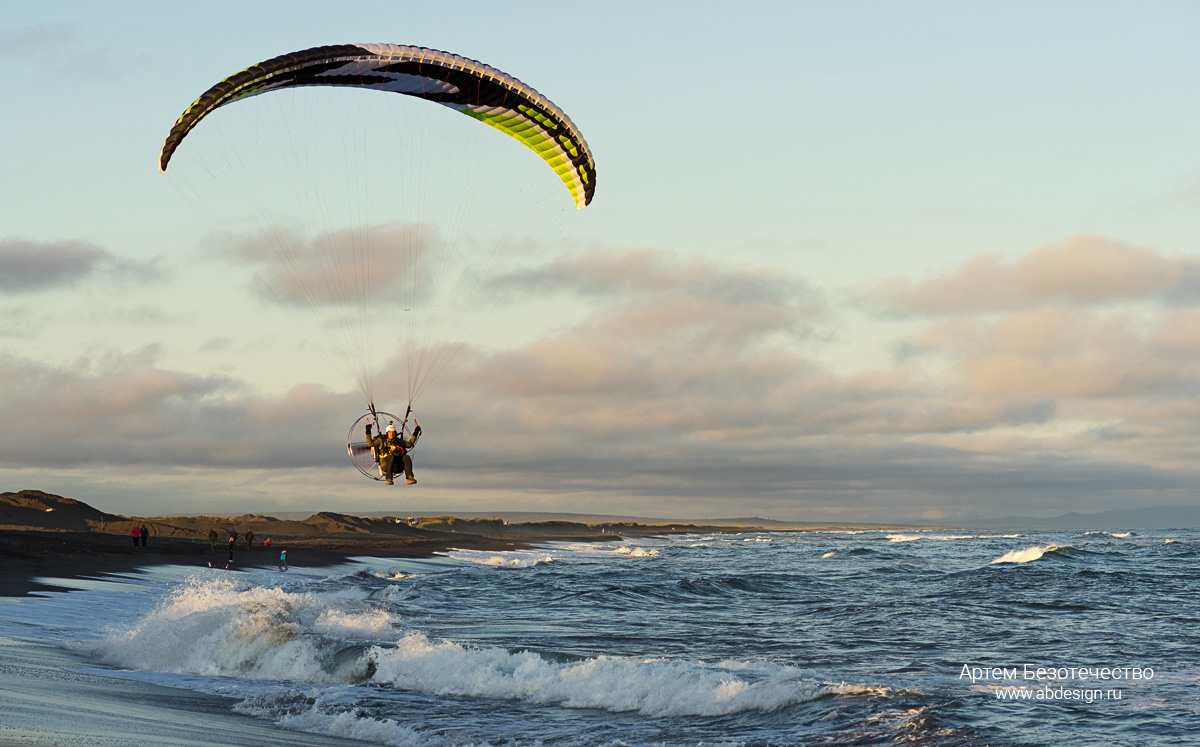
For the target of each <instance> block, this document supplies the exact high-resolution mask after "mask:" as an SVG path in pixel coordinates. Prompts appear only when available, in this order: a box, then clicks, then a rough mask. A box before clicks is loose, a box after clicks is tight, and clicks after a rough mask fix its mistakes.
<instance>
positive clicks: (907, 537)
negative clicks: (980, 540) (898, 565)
mask: <svg viewBox="0 0 1200 747" xmlns="http://www.w3.org/2000/svg"><path fill="white" fill-rule="evenodd" d="M887 539H888V541H889V542H915V541H917V540H923V539H932V540H966V539H976V535H974V534H889V535H887Z"/></svg>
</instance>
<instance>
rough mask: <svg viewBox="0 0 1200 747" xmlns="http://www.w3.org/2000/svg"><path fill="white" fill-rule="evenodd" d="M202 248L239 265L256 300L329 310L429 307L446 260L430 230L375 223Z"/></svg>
mask: <svg viewBox="0 0 1200 747" xmlns="http://www.w3.org/2000/svg"><path fill="white" fill-rule="evenodd" d="M205 250H206V251H208V252H210V253H213V254H215V255H216V256H218V257H220V258H223V259H224V260H226V261H232V262H236V263H241V264H246V265H248V266H250V267H252V268H253V269H254V270H255V272H256V273H257V274H258V277H259V279H260V280H261V281H262V283H263V285H264V286H265V288H264V289H263V294H264V295H266V296H269V297H271V298H274V299H276V300H278V301H280V302H282V303H286V304H293V305H306V304H307V305H313V306H317V307H328V308H331V309H335V310H337V309H346V308H356V307H365V306H368V305H372V304H376V305H378V304H384V305H388V304H391V305H395V304H413V303H416V302H418V301H420V300H422V297H424V300H426V301H428V299H429V297H430V296H432V295H433V294H434V293H435V292H436V290H437V283H438V282H439V281H445V280H447V278H446V277H442V276H441V275H439V273H442V274H448V273H449V272H450V270H449V269H447V268H448V267H449V266H452V265H453V264H454V262H453V261H452V260H453V258H452V257H449V256H447V253H448V252H450V251H451V249H450V248H448V247H447V246H446V245H445V243H444V242H443V241H442V239H441V236H440V233H439V231H438V229H437V228H436V227H435V226H431V225H424V224H399V223H392V224H382V225H376V226H370V227H368V228H366V229H364V230H342V231H332V232H324V233H318V234H315V235H312V236H308V235H305V234H304V233H302V232H299V231H296V230H292V229H289V228H285V227H282V226H274V227H272V229H271V230H270V231H267V232H264V233H260V234H255V235H242V234H229V235H221V236H213V237H210V238H209V240H208V241H207V242H206V247H205Z"/></svg>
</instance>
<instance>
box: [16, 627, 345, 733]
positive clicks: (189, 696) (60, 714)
mask: <svg viewBox="0 0 1200 747" xmlns="http://www.w3.org/2000/svg"><path fill="white" fill-rule="evenodd" d="M92 666H93V665H89V664H88V663H87V662H86V661H84V660H82V659H80V658H78V657H76V656H75V655H74V654H73V653H71V652H70V651H66V650H63V649H59V648H53V647H50V646H46V645H42V644H35V643H27V642H24V641H17V640H13V639H11V638H4V637H2V636H0V747H10V746H11V745H55V746H56V747H76V746H77V747H156V746H157V745H172V746H173V745H179V746H180V747H218V746H220V747H230V746H231V745H236V746H237V747H252V746H255V747H257V746H261V747H267V745H270V746H271V747H282V746H285V745H299V746H300V747H361V745H363V744H364V743H363V742H360V741H357V740H349V739H339V738H337V737H329V736H322V735H317V734H305V733H303V732H295V731H289V730H286V729H281V728H279V727H276V726H274V725H273V724H271V723H270V722H268V721H264V720H262V719H258V718H254V717H252V716H243V715H240V714H237V713H234V712H233V711H231V710H230V708H231V706H232V705H233V704H234V702H235V701H234V700H232V699H229V698H223V697H220V696H217V695H206V694H204V693H198V692H193V691H191V690H182V689H178V688H173V687H162V686H159V685H152V684H148V683H145V682H137V681H134V680H127V679H122V678H119V677H103V676H99V675H94V674H83V673H80V672H77V671H72V669H88V668H91V667H92Z"/></svg>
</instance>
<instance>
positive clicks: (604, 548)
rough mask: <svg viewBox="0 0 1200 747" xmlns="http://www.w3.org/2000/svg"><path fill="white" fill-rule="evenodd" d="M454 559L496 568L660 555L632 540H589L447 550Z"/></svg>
mask: <svg viewBox="0 0 1200 747" xmlns="http://www.w3.org/2000/svg"><path fill="white" fill-rule="evenodd" d="M447 554H448V555H449V556H450V557H451V558H454V559H455V560H461V561H464V562H467V563H475V564H476V565H486V566H493V567H496V568H532V567H534V566H538V565H544V564H546V563H553V562H556V561H562V560H569V561H571V560H573V561H580V560H585V561H586V560H589V559H595V558H600V557H615V556H622V557H630V558H648V557H653V556H655V555H658V550H656V549H654V548H653V547H644V546H642V545H634V544H629V543H616V542H588V543H562V544H558V543H552V544H551V546H550V547H549V548H545V549H539V550H505V551H502V552H495V551H488V550H458V549H455V550H451V551H450V552H449V553H447Z"/></svg>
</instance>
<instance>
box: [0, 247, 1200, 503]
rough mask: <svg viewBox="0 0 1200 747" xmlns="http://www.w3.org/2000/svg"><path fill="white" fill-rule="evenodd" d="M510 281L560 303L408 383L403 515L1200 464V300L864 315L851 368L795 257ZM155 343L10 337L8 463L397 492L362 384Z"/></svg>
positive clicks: (1105, 483)
mask: <svg viewBox="0 0 1200 747" xmlns="http://www.w3.org/2000/svg"><path fill="white" fill-rule="evenodd" d="M1014 264H1020V261H1018V262H1016V263H1014ZM507 280H508V281H509V282H511V283H512V284H513V286H515V287H516V288H517V292H518V293H522V292H523V293H525V294H526V295H527V296H528V297H530V298H541V297H545V296H551V297H552V299H553V306H552V308H554V309H559V308H567V307H569V308H571V309H572V310H573V311H572V313H571V314H569V315H564V316H563V318H561V319H554V320H553V322H554V323H553V324H552V326H550V327H549V328H548V330H547V331H546V332H545V333H544V334H543V335H541V336H540V337H536V338H534V339H531V340H529V341H527V342H524V343H522V344H518V345H515V346H513V347H510V348H498V349H497V348H485V347H471V346H467V347H464V348H463V349H462V352H461V354H460V355H459V356H458V357H457V358H455V359H454V360H453V361H452V363H451V364H450V365H449V366H448V367H447V368H446V369H445V370H444V372H443V373H442V375H441V376H440V377H439V378H438V379H437V380H436V382H435V383H434V385H433V386H431V387H430V388H429V389H428V391H427V392H426V393H425V394H424V395H423V396H422V397H421V399H420V400H419V401H418V402H417V403H416V409H415V416H416V417H417V418H418V419H420V421H421V423H422V424H423V425H424V426H425V436H424V438H423V440H422V442H421V444H420V446H419V448H418V450H417V453H416V455H415V457H416V467H417V472H418V475H419V476H420V478H421V486H422V488H421V491H420V492H419V493H418V492H416V491H413V492H412V493H411V494H409V493H405V494H402V495H404V496H409V495H411V496H415V497H414V498H409V499H407V500H415V501H417V502H418V503H421V505H420V506H415V505H414V504H412V503H409V504H407V505H408V506H409V507H410V508H413V509H414V510H415V509H416V508H421V509H424V508H431V507H433V506H444V507H456V508H459V509H461V510H475V509H477V510H492V509H495V508H497V507H510V508H511V507H522V508H529V509H534V510H572V511H587V512H593V511H594V512H603V513H625V514H634V515H643V516H645V515H658V516H692V517H696V516H709V517H714V516H736V515H739V514H741V515H745V514H759V515H773V516H780V517H784V518H791V519H800V520H804V519H811V520H821V519H826V520H858V521H872V520H874V521H888V520H903V519H905V518H917V517H919V516H921V515H925V516H928V517H936V516H970V515H986V514H987V513H988V509H987V508H984V507H983V506H984V503H985V502H989V503H988V505H999V504H1000V503H1002V504H1003V505H1004V510H1003V513H1017V512H1019V511H1022V510H1023V511H1034V512H1037V511H1044V510H1047V509H1050V510H1053V509H1059V510H1063V511H1065V510H1073V509H1084V510H1089V509H1090V510H1097V509H1101V508H1109V507H1113V506H1115V505H1118V504H1121V503H1123V502H1127V501H1128V500H1130V496H1132V495H1140V494H1141V493H1139V491H1147V490H1153V491H1157V495H1156V498H1157V499H1159V500H1160V501H1162V502H1170V501H1171V500H1175V499H1176V498H1178V499H1179V500H1184V498H1183V497H1181V496H1184V495H1185V492H1186V491H1187V490H1190V487H1189V486H1191V485H1194V480H1195V478H1196V476H1197V475H1196V470H1195V467H1194V465H1195V464H1196V462H1197V457H1200V454H1198V453H1197V451H1198V449H1197V447H1196V446H1195V444H1197V443H1200V438H1198V437H1200V405H1197V404H1195V403H1196V402H1197V401H1198V400H1200V398H1198V397H1197V396H1196V395H1197V394H1198V393H1200V366H1198V365H1197V363H1200V337H1197V336H1196V335H1195V334H1193V333H1191V332H1189V331H1188V330H1189V329H1191V328H1193V327H1195V326H1197V325H1195V324H1194V323H1193V322H1195V321H1197V319H1196V316H1195V315H1196V314H1197V313H1200V310H1196V309H1191V308H1187V307H1182V306H1177V305H1171V304H1170V302H1169V301H1168V300H1167V299H1166V298H1164V297H1163V296H1157V297H1156V296H1151V298H1157V299H1158V304H1157V305H1153V304H1150V305H1147V304H1145V303H1142V304H1137V305H1134V306H1135V307H1119V308H1110V307H1107V306H1103V307H1092V306H1071V305H1063V306H1036V305H1035V306H1030V307H1028V308H1024V309H1020V310H1014V311H996V310H989V311H988V312H986V313H984V312H976V311H974V310H971V311H964V312H961V313H959V314H957V315H955V316H950V315H938V316H935V317H923V316H922V317H915V318H908V319H905V320H903V321H902V323H898V322H897V320H895V319H883V320H878V319H877V320H874V321H873V322H872V324H876V325H879V324H882V325H884V328H886V329H889V330H892V331H893V332H898V334H901V335H902V336H903V339H902V343H903V347H904V348H905V349H907V350H908V351H909V353H908V355H907V356H906V357H904V358H903V359H898V360H897V361H896V363H895V365H893V366H891V367H889V366H887V365H881V366H878V367H866V366H859V367H855V366H854V365H847V364H844V363H843V364H842V365H841V366H832V365H829V364H828V363H825V362H823V360H824V357H825V356H824V355H823V353H824V351H825V350H826V348H827V347H828V346H830V345H849V346H851V347H853V346H856V345H862V344H863V343H862V341H861V340H862V339H864V338H860V337H859V336H858V334H857V332H856V330H855V329H854V328H853V327H852V325H849V324H848V318H849V317H848V316H847V315H846V311H845V310H844V309H840V308H838V306H837V305H836V304H835V302H836V300H837V298H838V297H837V296H834V295H830V294H826V293H822V292H820V291H817V290H815V289H813V288H812V287H811V286H810V284H809V283H808V282H807V281H805V279H803V278H801V277H798V276H796V275H794V274H791V273H789V272H786V271H782V270H771V269H763V268H748V267H745V266H742V265H738V264H735V263H732V262H727V261H722V260H717V259H691V258H684V257H681V256H679V255H676V254H673V253H670V252H644V251H630V252H621V251H611V250H610V251H606V252H602V253H601V252H585V253H581V254H575V255H569V256H564V257H560V258H557V259H554V260H552V261H550V262H548V263H547V264H546V265H545V266H543V267H540V268H536V269H534V270H532V271H529V272H525V273H516V274H513V275H511V276H510V277H509V278H507ZM498 313H500V314H503V313H504V312H503V311H500V312H498ZM831 330H836V332H835V331H831ZM865 339H876V338H875V337H871V338H865ZM196 344H200V345H201V346H202V347H203V348H204V349H206V350H220V349H222V348H223V347H225V346H227V345H228V344H229V342H228V341H226V340H222V339H220V338H216V339H211V340H208V341H207V342H205V341H203V340H198V341H197V342H196ZM162 360H163V353H162V351H161V349H160V348H158V347H157V346H148V347H145V348H141V349H138V350H132V351H116V352H114V351H107V352H105V351H93V352H90V353H89V354H88V355H86V356H84V357H81V358H80V360H78V361H76V362H74V363H71V364H69V365H51V364H46V363H40V362H35V361H31V360H28V359H23V358H18V357H14V356H8V357H3V358H0V381H4V382H16V384H15V385H14V386H6V387H5V388H4V389H3V391H2V392H0V415H2V416H3V417H4V419H5V422H6V423H8V424H10V426H9V427H8V428H7V429H6V430H5V431H4V432H2V433H0V468H8V469H12V470H19V469H26V470H28V469H30V468H32V467H39V468H43V469H46V470H51V471H54V470H58V469H69V468H75V467H78V468H81V469H84V470H87V471H88V473H89V474H92V473H96V474H99V472H98V470H105V469H108V470H112V469H120V468H126V469H129V470H137V471H138V473H139V474H142V473H145V472H146V471H147V470H148V471H149V472H150V473H152V474H159V473H162V474H163V475H166V476H169V475H172V474H177V473H181V471H182V473H183V474H191V475H196V486H195V487H191V488H187V487H178V486H176V487H172V488H171V489H172V490H176V489H179V490H183V491H184V493H181V495H183V494H187V495H192V496H196V495H198V493H197V491H201V490H208V489H209V488H210V486H221V487H220V490H221V491H224V492H222V495H226V496H232V495H233V494H234V493H236V491H238V490H245V491H248V494H253V495H261V496H267V495H269V496H270V498H269V500H270V501H274V502H277V503H280V504H284V503H286V504H288V505H299V504H297V501H301V502H302V501H311V502H310V503H306V504H304V505H306V506H313V507H317V508H330V507H331V505H330V504H329V503H328V502H327V501H328V500H329V499H328V497H327V496H332V495H344V494H345V495H350V494H353V495H362V496H371V498H370V501H368V500H366V498H363V499H361V500H360V499H355V500H354V505H353V506H344V508H347V509H352V510H363V509H364V508H365V507H366V506H368V505H373V504H372V503H371V501H376V500H378V501H381V502H383V503H384V504H386V505H382V506H381V508H384V509H388V510H390V509H391V508H392V504H391V503H388V502H387V501H389V500H394V499H393V498H391V496H393V495H401V494H394V493H386V494H379V495H381V496H384V497H377V496H376V494H377V493H378V491H374V492H372V488H374V487H375V486H373V485H372V483H370V482H368V481H366V480H362V478H361V477H359V476H358V475H357V474H356V473H355V472H354V471H353V469H352V468H351V467H350V466H349V465H348V464H347V463H346V457H345V456H344V451H343V448H342V447H343V444H342V443H341V437H342V434H344V433H345V429H346V428H347V427H348V425H349V424H350V423H351V422H353V420H354V419H355V418H356V417H357V416H358V415H359V414H360V413H361V411H362V405H361V402H360V401H359V400H358V399H357V398H356V397H355V396H352V395H350V394H346V393H339V392H331V391H328V390H326V389H324V388H321V387H318V386H314V385H311V384H304V383H302V382H303V376H304V374H303V373H302V372H297V373H296V374H295V379H296V382H297V385H296V386H295V387H293V388H292V389H291V390H289V391H287V392H283V393H280V394H272V395H260V394H256V393H255V392H254V391H253V390H251V389H250V388H249V387H248V386H247V385H246V384H244V383H243V382H241V381H239V380H238V379H236V378H233V377H230V376H214V375H196V374H191V373H187V372H184V371H177V370H171V369H170V368H168V367H166V366H164V365H163V363H162ZM406 371H407V366H406V364H405V363H404V361H403V360H402V358H401V357H400V356H397V357H395V358H392V359H390V360H387V361H385V362H384V365H383V366H381V367H380V370H379V371H377V372H376V373H375V375H374V377H373V378H374V380H375V382H376V388H375V401H376V404H377V405H378V406H379V407H380V408H381V409H386V410H389V411H392V412H403V406H404V403H406V402H407V395H408V380H407V374H406V373H405V372H406ZM64 454H67V455H69V457H68V458H67V460H66V461H64V456H63V455H64ZM255 476H256V477H255ZM164 479H166V477H164ZM267 483H269V484H270V485H271V486H272V487H271V488H270V489H269V490H266V489H264V488H262V487H260V486H261V485H264V484H267ZM164 484H167V483H164ZM314 486H320V489H319V490H317V492H314V490H316V488H314ZM355 486H358V487H355ZM213 489H214V490H215V489H216V488H215V487H214V488H213ZM355 491H360V492H355ZM318 493H319V494H318ZM301 496H309V497H308V498H303V499H302V498H301ZM229 500H230V501H234V503H236V501H235V499H234V497H230V498H229ZM264 500H267V499H266V498H264ZM243 505H244V504H243ZM396 510H401V509H399V508H397V509H396Z"/></svg>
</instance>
